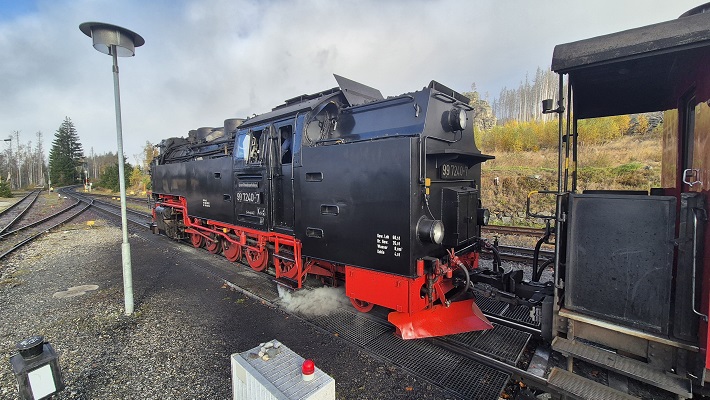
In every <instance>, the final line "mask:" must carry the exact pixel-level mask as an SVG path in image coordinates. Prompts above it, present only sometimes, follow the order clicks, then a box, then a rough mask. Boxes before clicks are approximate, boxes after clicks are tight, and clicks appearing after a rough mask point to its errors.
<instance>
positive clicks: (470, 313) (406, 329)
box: [387, 299, 493, 339]
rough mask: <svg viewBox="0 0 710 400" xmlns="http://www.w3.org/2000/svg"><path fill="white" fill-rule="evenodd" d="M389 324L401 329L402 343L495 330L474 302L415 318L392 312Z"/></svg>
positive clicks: (436, 309) (434, 309) (440, 307)
mask: <svg viewBox="0 0 710 400" xmlns="http://www.w3.org/2000/svg"><path fill="white" fill-rule="evenodd" d="M387 320H388V321H389V322H390V323H391V324H392V325H394V326H395V327H396V328H397V334H398V335H399V336H401V337H402V339H421V338H427V337H432V336H446V335H454V334H457V333H464V332H471V331H483V330H486V329H492V328H493V324H491V323H490V321H488V318H486V317H485V316H484V315H483V313H482V312H481V309H479V308H478V306H477V305H476V303H475V302H474V301H473V299H470V300H464V301H457V302H454V303H451V304H450V305H449V306H448V307H446V306H443V305H441V304H437V305H435V306H434V307H432V308H429V309H426V310H422V311H418V312H415V313H412V314H409V313H403V312H397V311H394V312H391V313H389V315H388V316H387Z"/></svg>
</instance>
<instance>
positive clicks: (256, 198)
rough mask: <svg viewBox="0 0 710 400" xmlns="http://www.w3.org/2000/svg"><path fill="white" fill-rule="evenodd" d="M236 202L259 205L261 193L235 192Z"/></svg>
mask: <svg viewBox="0 0 710 400" xmlns="http://www.w3.org/2000/svg"><path fill="white" fill-rule="evenodd" d="M236 197H237V201H240V202H242V203H253V204H261V193H257V192H237V195H236Z"/></svg>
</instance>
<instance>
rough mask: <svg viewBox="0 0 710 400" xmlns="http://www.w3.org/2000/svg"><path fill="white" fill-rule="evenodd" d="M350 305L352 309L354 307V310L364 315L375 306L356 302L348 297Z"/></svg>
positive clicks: (360, 301)
mask: <svg viewBox="0 0 710 400" xmlns="http://www.w3.org/2000/svg"><path fill="white" fill-rule="evenodd" d="M350 303H352V305H353V307H355V309H356V310H358V311H360V312H364V313H366V312H369V311H370V310H372V307H374V306H375V305H374V304H372V303H369V302H367V301H363V300H358V299H356V298H354V297H350Z"/></svg>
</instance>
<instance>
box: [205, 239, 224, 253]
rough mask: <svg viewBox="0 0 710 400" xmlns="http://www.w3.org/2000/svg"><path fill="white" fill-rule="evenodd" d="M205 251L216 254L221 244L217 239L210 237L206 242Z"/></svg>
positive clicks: (220, 248)
mask: <svg viewBox="0 0 710 400" xmlns="http://www.w3.org/2000/svg"><path fill="white" fill-rule="evenodd" d="M205 249H207V251H209V252H210V253H212V254H217V253H219V251H220V250H222V243H221V242H220V240H219V239H217V238H216V237H215V236H214V235H212V236H211V237H210V239H209V240H207V241H206V243H205Z"/></svg>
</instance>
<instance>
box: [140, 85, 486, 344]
mask: <svg viewBox="0 0 710 400" xmlns="http://www.w3.org/2000/svg"><path fill="white" fill-rule="evenodd" d="M335 78H336V80H337V82H338V87H335V88H333V89H330V90H325V91H322V92H319V93H315V94H311V95H302V96H298V97H295V98H292V99H289V100H287V101H286V102H285V104H282V105H280V106H278V107H276V108H274V109H273V110H272V111H270V112H267V113H264V114H261V115H258V116H253V117H251V118H247V119H230V120H226V121H225V124H224V127H223V128H219V129H210V128H201V129H199V130H195V131H191V132H190V134H189V135H188V137H187V138H186V139H185V138H171V139H167V140H164V141H163V143H161V145H160V147H161V152H160V156H159V157H158V158H157V159H156V161H155V162H154V164H153V165H152V171H151V173H152V184H153V194H152V196H153V200H154V204H155V205H154V209H153V215H154V224H153V229H154V232H162V233H164V234H166V235H167V236H169V237H171V238H173V239H179V240H182V239H185V240H189V241H190V242H191V243H192V245H194V246H195V247H204V248H206V249H207V250H208V251H210V252H212V253H218V252H221V253H222V254H223V255H224V256H225V257H226V258H227V259H229V260H231V261H239V260H242V259H243V260H244V261H245V262H246V264H248V265H249V266H250V267H251V268H252V269H254V270H255V271H267V270H269V271H273V274H274V275H275V279H276V281H277V282H278V283H280V284H282V285H286V286H289V287H291V288H294V289H297V288H301V287H302V285H303V284H304V279H305V277H306V275H307V274H310V275H314V276H317V277H319V278H320V279H321V281H323V282H324V283H326V284H331V285H340V284H343V283H344V285H345V291H346V295H347V296H348V297H349V298H350V300H351V302H352V304H353V306H354V307H355V308H357V309H358V310H360V311H363V312H367V311H369V310H370V309H372V307H373V306H374V305H379V306H383V307H386V308H388V309H391V310H392V312H390V314H389V317H388V319H389V321H390V322H391V323H392V324H394V325H395V326H396V328H397V332H398V333H399V334H400V335H401V336H402V337H404V338H406V339H409V338H418V337H427V336H439V335H447V334H453V333H461V332H467V331H472V330H482V329H489V328H491V327H492V325H491V324H490V322H489V321H488V320H487V319H486V317H485V316H483V314H482V313H481V311H480V309H479V308H478V306H477V305H476V303H475V301H474V299H473V296H472V295H471V294H470V289H471V288H472V279H471V276H472V274H473V273H474V271H475V270H476V268H477V267H478V255H479V251H480V248H481V246H482V243H481V240H480V239H479V238H480V228H481V226H482V225H485V224H486V222H487V218H488V211H487V210H486V209H485V208H483V207H482V205H481V200H480V192H479V190H480V187H479V185H480V174H481V171H480V166H481V163H483V162H484V161H486V160H488V159H491V158H493V157H492V156H488V155H484V154H482V153H481V152H480V151H479V150H478V149H477V147H476V144H475V142H474V137H473V134H472V130H471V127H470V124H469V120H470V119H471V111H472V108H471V107H470V106H469V99H468V98H466V97H465V96H462V95H461V94H459V93H457V92H455V91H453V90H451V89H449V88H447V87H446V86H443V85H441V84H439V83H437V82H435V81H432V82H431V83H430V84H429V85H428V86H427V87H425V88H423V89H422V90H419V91H416V92H412V93H407V94H402V95H399V96H394V97H388V98H384V97H383V96H382V94H381V93H380V91H379V90H377V89H374V88H371V87H368V86H365V85H362V84H360V83H357V82H354V81H352V80H349V79H346V78H343V77H340V76H337V75H336V76H335Z"/></svg>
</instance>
